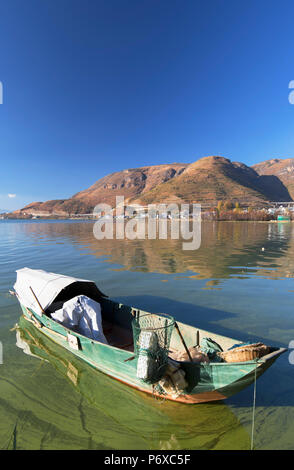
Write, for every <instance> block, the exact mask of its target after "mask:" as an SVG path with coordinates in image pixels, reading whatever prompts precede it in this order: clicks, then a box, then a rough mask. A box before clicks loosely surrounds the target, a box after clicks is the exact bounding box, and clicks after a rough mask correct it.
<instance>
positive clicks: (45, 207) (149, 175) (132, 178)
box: [16, 163, 187, 216]
mask: <svg viewBox="0 0 294 470" xmlns="http://www.w3.org/2000/svg"><path fill="white" fill-rule="evenodd" d="M186 167H187V164H185V163H173V164H166V165H155V166H144V167H141V168H131V169H128V170H123V171H117V172H115V173H112V174H110V175H107V176H104V177H103V178H101V179H99V180H98V181H97V182H96V183H95V184H93V185H92V186H90V187H89V188H88V189H85V190H84V191H80V192H79V193H77V194H75V195H74V196H72V197H71V198H69V199H57V200H52V201H47V202H33V203H31V204H29V205H27V206H25V207H24V208H23V209H21V210H20V211H16V213H17V214H19V213H21V214H24V213H25V214H34V215H39V216H49V215H52V214H55V215H60V216H68V215H69V214H88V213H91V212H93V209H94V207H95V206H96V205H97V204H99V203H107V204H110V205H112V206H113V205H115V202H116V196H124V197H125V200H126V201H127V200H129V199H130V198H134V197H136V196H138V195H139V194H144V193H145V192H147V191H149V190H151V189H152V188H153V187H155V186H157V185H158V184H160V183H163V182H165V181H168V180H170V179H172V178H174V177H176V176H177V175H179V174H180V173H181V172H182V171H183V170H184V169H185V168H186Z"/></svg>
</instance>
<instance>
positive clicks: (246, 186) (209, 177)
mask: <svg viewBox="0 0 294 470" xmlns="http://www.w3.org/2000/svg"><path fill="white" fill-rule="evenodd" d="M287 160H291V163H292V162H293V174H292V170H291V172H289V171H288V174H287V178H285V177H284V179H283V174H284V173H283V171H282V173H281V175H280V176H278V170H279V169H280V168H282V169H283V165H282V164H281V163H280V162H283V161H284V162H285V160H281V159H271V160H266V161H265V162H261V163H259V164H256V165H253V166H252V167H249V166H247V165H245V164H244V163H242V162H234V161H233V162H232V161H231V160H230V159H228V158H226V157H222V156H218V155H212V156H206V157H202V158H200V159H198V160H196V161H195V162H192V163H171V164H160V165H150V166H147V165H146V166H142V167H138V168H129V169H126V170H121V171H117V172H113V173H111V174H109V175H106V176H104V177H103V178H100V179H99V180H97V181H96V182H95V183H94V184H93V185H91V186H90V187H89V188H87V189H85V190H82V191H79V192H77V193H75V194H74V195H73V196H72V197H70V198H68V199H55V200H50V201H45V202H32V203H30V204H28V205H27V206H25V207H24V208H22V209H20V210H18V211H14V212H13V214H16V215H17V214H18V215H37V216H38V215H39V216H52V215H57V216H70V215H75V214H88V213H92V211H93V209H94V207H95V206H96V205H97V204H99V203H106V204H109V205H111V206H112V207H114V205H115V202H116V196H124V198H125V203H141V204H142V203H143V204H149V203H161V202H177V203H181V202H186V203H193V202H195V203H196V202H198V203H206V204H211V205H213V204H215V203H217V201H219V200H235V201H239V202H240V203H250V204H252V205H254V204H260V203H262V202H265V201H269V200H272V201H273V200H281V201H292V200H293V198H294V159H287ZM267 162H272V163H271V164H269V163H267ZM287 164H288V166H289V165H290V163H289V162H288V163H286V164H285V165H286V166H287ZM277 165H278V167H277ZM285 165H284V166H285ZM270 167H273V168H270ZM290 167H291V168H292V166H291V165H290ZM289 173H291V175H290V176H289ZM288 188H289V189H288ZM290 190H291V193H290Z"/></svg>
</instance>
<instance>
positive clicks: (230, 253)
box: [0, 220, 294, 449]
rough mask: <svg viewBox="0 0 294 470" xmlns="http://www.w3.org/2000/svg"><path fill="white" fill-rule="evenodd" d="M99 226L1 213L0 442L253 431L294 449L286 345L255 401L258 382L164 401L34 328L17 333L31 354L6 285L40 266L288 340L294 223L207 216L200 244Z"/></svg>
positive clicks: (247, 438) (197, 442) (200, 320)
mask: <svg viewBox="0 0 294 470" xmlns="http://www.w3.org/2000/svg"><path fill="white" fill-rule="evenodd" d="M92 230H93V224H92V223H91V222H76V221H66V222H63V221H62V222H61V221H56V222H55V221H51V222H47V221H5V220H4V221H0V267H1V276H0V340H1V342H2V344H3V353H4V354H3V364H1V365H0V448H3V449H6V448H12V449H13V448H16V449H88V448H93V449H248V448H250V446H251V445H252V436H253V446H254V448H256V449H293V448H294V365H290V363H289V354H288V353H286V354H284V355H282V356H281V357H280V358H279V359H278V360H277V361H276V362H275V364H274V365H273V366H272V367H271V368H270V369H269V370H268V371H267V372H266V373H265V374H264V375H263V376H262V377H261V378H260V379H259V380H258V381H257V390H256V408H255V410H253V386H252V387H249V388H248V389H246V390H244V391H243V392H241V393H240V394H238V395H236V396H235V397H233V398H231V399H229V400H226V401H225V402H219V403H214V404H203V405H195V406H192V407H191V406H187V405H179V404H175V403H171V402H163V403H160V402H158V401H156V400H154V399H153V398H152V397H149V396H145V395H144V394H141V393H140V392H137V391H135V390H132V389H131V388H129V387H127V386H124V385H121V384H120V383H119V382H116V381H115V380H113V379H110V378H108V377H106V376H105V375H103V374H101V373H99V372H97V371H96V370H94V369H92V368H91V367H90V366H87V365H85V364H84V363H83V362H81V361H80V360H78V359H77V358H75V357H74V356H73V355H72V354H70V353H68V352H66V351H64V350H63V349H62V348H60V347H59V346H57V345H55V344H54V343H52V342H51V341H50V340H48V339H44V338H43V335H41V336H40V335H38V333H36V332H35V329H34V328H33V329H32V328H30V329H27V331H26V333H25V335H22V341H25V342H27V343H30V344H31V352H33V353H34V354H35V356H32V355H29V354H24V352H28V350H26V349H24V351H23V350H22V349H21V348H19V347H17V346H16V339H17V338H16V335H17V331H16V330H13V327H14V325H15V324H16V323H19V322H20V315H21V311H20V307H19V305H18V303H17V301H16V300H15V299H14V298H11V297H10V296H9V294H8V289H9V288H11V287H12V285H13V283H14V282H15V270H16V269H19V268H22V267H25V266H27V267H31V268H36V269H45V270H47V271H52V272H57V273H63V274H68V275H72V276H76V277H82V278H86V279H93V280H94V281H95V282H96V283H97V284H98V286H99V288H100V289H101V290H102V291H103V292H104V293H106V294H108V295H109V296H110V297H111V298H113V299H115V300H119V301H121V302H123V303H126V304H129V305H134V306H138V307H140V308H142V309H144V310H147V311H153V312H167V313H170V314H172V315H174V316H175V317H176V319H177V320H179V321H183V322H184V323H189V324H193V325H195V326H198V327H200V328H203V329H206V330H208V331H213V332H216V333H219V334H223V335H227V336H232V337H234V338H240V339H241V340H245V341H246V340H261V341H264V342H265V343H268V344H272V345H276V346H286V347H287V346H288V344H289V342H290V341H291V340H293V339H294V318H293V316H294V312H293V301H294V279H293V278H294V224H291V223H283V224H277V223H254V222H251V223H246V222H233V223H231V222H227V223H226V222H221V223H213V222H209V223H204V224H202V243H201V247H200V249H199V250H196V251H183V250H182V242H181V241H175V240H172V241H167V240H146V241H117V240H113V241H110V240H104V241H97V240H95V238H94V236H93V231H92ZM11 330H13V331H11ZM24 344H25V343H24ZM32 344H33V345H34V347H32ZM23 347H25V346H24V345H23ZM253 412H254V417H255V425H254V429H252V418H253ZM252 431H253V433H252Z"/></svg>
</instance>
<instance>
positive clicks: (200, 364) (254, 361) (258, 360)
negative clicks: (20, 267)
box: [21, 299, 287, 368]
mask: <svg viewBox="0 0 294 470" xmlns="http://www.w3.org/2000/svg"><path fill="white" fill-rule="evenodd" d="M109 300H111V299H109ZM112 302H114V301H112ZM114 303H116V302H114ZM21 305H22V304H21ZM24 308H25V309H26V310H29V311H30V312H31V314H32V315H33V316H37V320H38V319H40V320H42V319H44V317H45V318H47V319H48V320H50V321H52V322H53V323H54V324H56V325H58V326H60V327H61V328H62V329H64V330H65V331H66V332H67V333H68V334H71V335H72V334H73V335H74V336H76V337H81V338H84V339H85V340H86V341H88V342H90V343H91V344H94V345H95V344H97V345H101V346H107V347H108V348H111V349H115V350H118V351H120V352H124V353H125V354H126V356H129V357H132V356H134V352H133V351H126V350H124V349H122V348H119V347H117V346H114V345H111V344H106V343H102V342H101V341H98V340H95V339H93V338H89V337H88V336H85V335H83V334H82V333H79V332H77V331H74V330H71V329H69V328H67V327H66V326H64V325H62V323H59V322H57V321H56V320H54V319H53V318H52V317H48V316H46V315H44V314H41V315H40V314H37V313H35V312H34V311H33V310H32V309H30V308H28V307H24ZM185 325H186V324H185ZM44 326H45V328H48V329H49V330H50V331H52V333H53V334H54V333H57V334H59V335H61V336H64V341H67V336H66V335H62V333H59V332H57V331H54V330H53V329H52V328H49V327H48V326H46V325H44V324H43V323H42V326H41V327H39V328H38V329H40V330H42V328H43V327H44ZM186 326H188V327H189V326H191V327H192V328H195V327H193V326H192V325H186ZM200 331H201V330H200ZM212 334H213V333H212ZM227 338H229V337H227ZM229 339H233V338H229ZM71 350H72V349H70V351H71ZM81 351H83V350H81ZM286 351H287V348H283V347H281V348H278V349H276V350H274V351H272V352H270V353H268V354H266V355H265V356H262V357H260V358H256V359H252V360H250V361H242V362H213V361H211V362H209V363H206V362H193V363H192V364H193V366H194V367H197V368H198V367H203V366H222V367H223V366H240V365H246V364H249V365H253V364H256V365H258V364H259V365H261V364H265V363H266V362H267V361H268V360H270V359H272V358H273V357H275V356H277V355H280V354H283V353H284V352H286ZM172 360H173V361H174V362H176V363H178V364H186V365H187V364H188V365H189V366H191V365H192V364H191V361H188V360H187V361H177V360H176V359H172Z"/></svg>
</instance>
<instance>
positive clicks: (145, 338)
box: [137, 331, 158, 380]
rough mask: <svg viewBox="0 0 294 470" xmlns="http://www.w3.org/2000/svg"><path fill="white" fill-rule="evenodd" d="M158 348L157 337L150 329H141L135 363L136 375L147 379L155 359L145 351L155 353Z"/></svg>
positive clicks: (153, 368) (154, 366) (153, 367)
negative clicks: (136, 361)
mask: <svg viewBox="0 0 294 470" xmlns="http://www.w3.org/2000/svg"><path fill="white" fill-rule="evenodd" d="M157 350H158V339H157V335H156V333H154V332H152V331H141V333H140V336H139V354H138V363H137V377H138V378H139V379H142V380H148V379H150V378H151V377H152V375H153V374H154V371H155V368H156V361H155V360H154V359H153V358H152V357H150V356H149V355H148V354H147V351H149V352H151V354H152V353H156V352H157Z"/></svg>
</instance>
